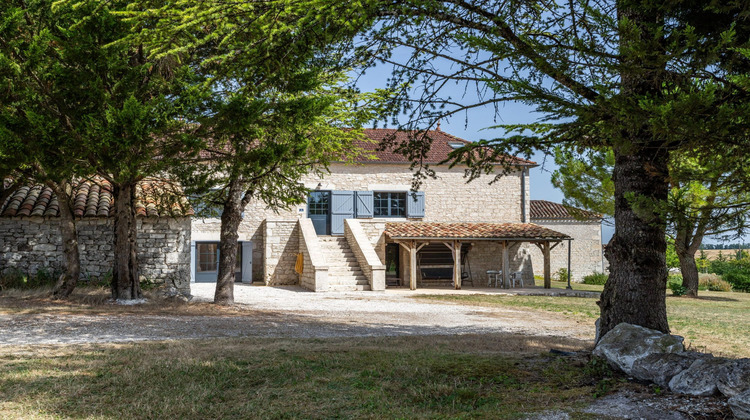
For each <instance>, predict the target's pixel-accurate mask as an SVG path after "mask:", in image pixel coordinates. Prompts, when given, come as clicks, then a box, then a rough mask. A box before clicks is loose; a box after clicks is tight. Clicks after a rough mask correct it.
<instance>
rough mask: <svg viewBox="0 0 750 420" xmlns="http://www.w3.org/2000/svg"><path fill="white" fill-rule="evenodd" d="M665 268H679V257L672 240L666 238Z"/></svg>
mask: <svg viewBox="0 0 750 420" xmlns="http://www.w3.org/2000/svg"><path fill="white" fill-rule="evenodd" d="M667 268H680V257H678V256H677V251H675V248H674V239H672V238H671V237H669V236H667Z"/></svg>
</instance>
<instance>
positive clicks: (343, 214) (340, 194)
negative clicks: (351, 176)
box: [331, 191, 354, 235]
mask: <svg viewBox="0 0 750 420" xmlns="http://www.w3.org/2000/svg"><path fill="white" fill-rule="evenodd" d="M353 218H354V191H331V235H343V234H344V220H346V219H353Z"/></svg>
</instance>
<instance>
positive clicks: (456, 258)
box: [453, 241, 461, 290]
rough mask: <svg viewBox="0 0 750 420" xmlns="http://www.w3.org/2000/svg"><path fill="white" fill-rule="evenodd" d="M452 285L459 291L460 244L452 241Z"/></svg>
mask: <svg viewBox="0 0 750 420" xmlns="http://www.w3.org/2000/svg"><path fill="white" fill-rule="evenodd" d="M453 285H454V286H455V287H456V290H461V242H459V241H453Z"/></svg>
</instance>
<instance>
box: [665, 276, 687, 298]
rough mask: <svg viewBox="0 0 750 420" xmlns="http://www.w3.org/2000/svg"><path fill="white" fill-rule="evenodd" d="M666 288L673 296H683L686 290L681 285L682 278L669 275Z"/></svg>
mask: <svg viewBox="0 0 750 420" xmlns="http://www.w3.org/2000/svg"><path fill="white" fill-rule="evenodd" d="M667 288H669V290H671V291H672V294H673V295H674V296H684V295H685V293H687V288H686V287H685V286H683V285H682V276H679V275H670V276H669V279H668V280H667Z"/></svg>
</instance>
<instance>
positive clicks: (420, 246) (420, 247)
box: [415, 241, 430, 252]
mask: <svg viewBox="0 0 750 420" xmlns="http://www.w3.org/2000/svg"><path fill="white" fill-rule="evenodd" d="M415 243H416V241H415ZM429 244H430V243H429V242H425V243H423V244H422V245H419V246H418V247H417V252H419V251H420V250H422V248H424V247H426V246H427V245H429Z"/></svg>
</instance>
